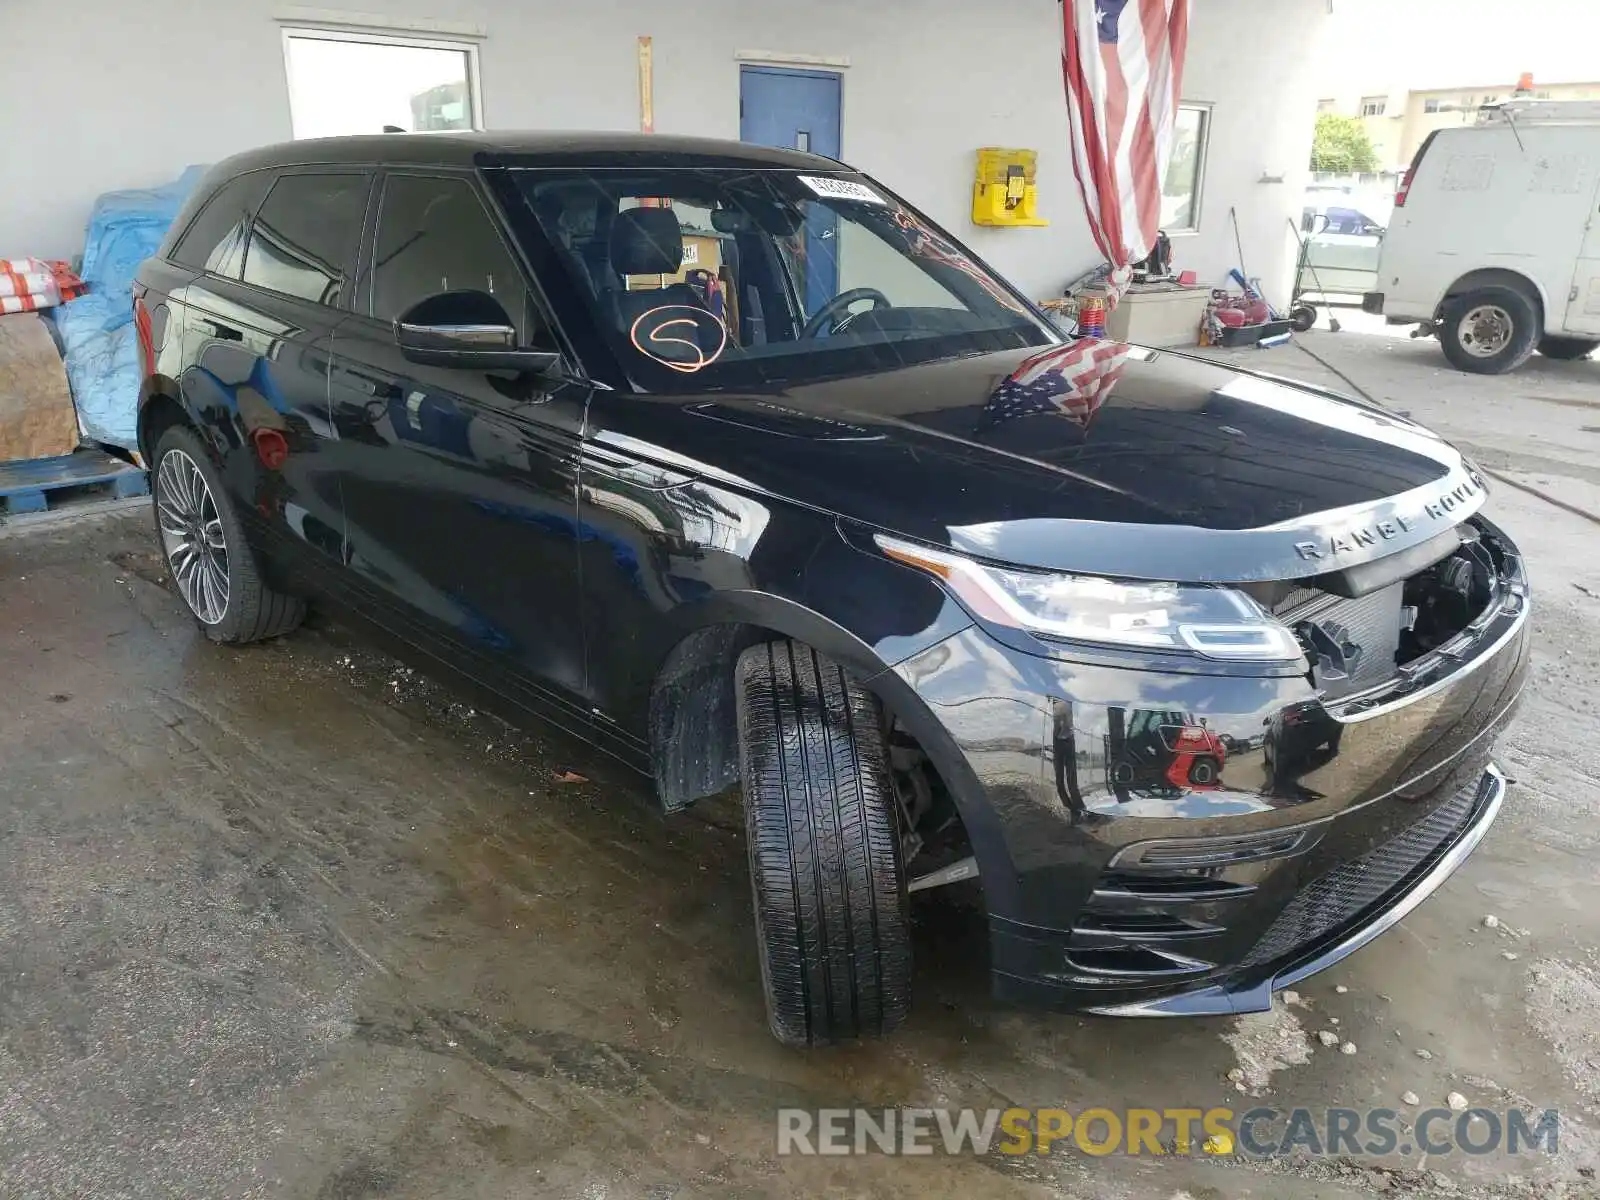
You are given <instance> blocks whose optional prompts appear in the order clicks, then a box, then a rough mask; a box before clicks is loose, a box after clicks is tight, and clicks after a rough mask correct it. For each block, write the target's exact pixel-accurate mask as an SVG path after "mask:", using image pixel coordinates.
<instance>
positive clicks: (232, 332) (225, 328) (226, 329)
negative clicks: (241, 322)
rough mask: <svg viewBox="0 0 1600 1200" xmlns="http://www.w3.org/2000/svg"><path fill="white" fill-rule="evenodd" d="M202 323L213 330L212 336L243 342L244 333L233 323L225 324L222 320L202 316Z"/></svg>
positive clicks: (225, 340) (227, 340)
mask: <svg viewBox="0 0 1600 1200" xmlns="http://www.w3.org/2000/svg"><path fill="white" fill-rule="evenodd" d="M200 324H201V325H203V326H205V327H206V328H207V329H209V330H211V336H212V337H214V338H218V339H220V340H222V341H224V342H242V341H244V334H242V333H240V332H239V331H238V330H237V329H235V328H234V327H233V326H232V325H224V324H223V323H222V322H221V321H213V320H211V319H210V318H209V317H206V318H202V319H201V321H200Z"/></svg>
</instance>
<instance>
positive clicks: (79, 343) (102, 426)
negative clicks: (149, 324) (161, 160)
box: [55, 167, 205, 450]
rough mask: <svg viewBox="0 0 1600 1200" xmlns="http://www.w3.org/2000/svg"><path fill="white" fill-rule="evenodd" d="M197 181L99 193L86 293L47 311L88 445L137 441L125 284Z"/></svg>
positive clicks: (129, 300) (129, 299)
mask: <svg viewBox="0 0 1600 1200" xmlns="http://www.w3.org/2000/svg"><path fill="white" fill-rule="evenodd" d="M204 173H205V168H204V167H190V168H189V169H188V170H187V171H185V172H184V173H183V175H182V176H181V177H180V178H178V179H176V180H174V181H173V182H172V183H168V184H163V185H162V186H161V187H158V188H147V189H140V190H137V191H125V192H107V193H106V194H105V195H103V196H101V197H100V198H99V199H98V200H96V201H95V205H94V214H93V215H92V216H91V217H90V218H89V233H88V237H87V239H86V241H85V242H84V247H83V269H82V271H81V272H80V273H81V274H82V276H83V281H84V282H85V283H87V284H88V285H89V292H88V294H87V295H85V296H80V297H79V298H78V299H76V300H73V301H71V302H69V303H67V304H64V305H62V306H61V307H60V308H58V309H56V310H55V321H56V327H57V329H58V330H59V331H60V333H61V346H62V353H63V356H64V357H65V359H66V364H67V380H68V382H70V383H71V385H72V398H73V401H74V402H75V403H76V404H77V406H78V417H79V419H80V420H81V421H82V422H83V427H84V429H85V431H86V432H87V433H88V435H89V437H91V438H94V439H95V440H96V441H101V442H107V443H110V444H111V445H113V446H125V447H127V448H128V449H130V450H131V449H134V448H135V447H136V445H137V441H138V431H137V429H136V419H137V418H136V410H137V408H138V404H139V383H140V375H141V371H142V368H141V366H140V363H139V339H138V334H137V332H136V331H135V329H134V326H133V294H132V290H131V289H132V285H133V276H134V273H135V272H136V271H137V270H138V269H139V264H140V263H142V262H143V261H144V260H145V259H147V258H149V257H150V256H151V255H152V254H154V253H155V252H156V250H157V249H158V248H159V247H160V245H161V239H162V238H164V237H165V236H166V234H167V229H168V228H169V227H170V226H171V225H172V222H173V220H174V219H175V218H176V217H177V215H178V210H179V209H180V208H182V207H183V204H184V201H185V200H187V199H188V198H189V193H190V192H192V191H194V189H195V185H196V184H198V183H199V182H200V177H201V176H202V175H203V174H204Z"/></svg>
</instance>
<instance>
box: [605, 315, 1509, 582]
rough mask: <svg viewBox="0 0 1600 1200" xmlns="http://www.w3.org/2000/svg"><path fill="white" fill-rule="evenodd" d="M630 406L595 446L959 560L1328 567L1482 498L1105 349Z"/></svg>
mask: <svg viewBox="0 0 1600 1200" xmlns="http://www.w3.org/2000/svg"><path fill="white" fill-rule="evenodd" d="M632 415H633V416H634V417H635V418H637V419H635V420H629V421H628V422H627V424H628V427H629V429H630V430H632V431H637V435H638V436H633V435H632V434H631V433H630V434H624V433H622V432H621V431H620V430H609V431H608V430H600V431H597V433H596V434H595V437H596V440H597V441H599V442H600V443H601V444H602V445H604V444H606V443H608V442H609V443H612V444H613V445H614V446H615V448H616V449H618V450H622V451H625V452H626V453H627V454H628V455H629V456H630V457H643V458H647V459H654V460H655V461H657V462H658V463H660V465H662V466H665V467H674V468H677V469H679V470H688V471H691V472H692V473H693V474H695V475H699V476H703V477H706V478H708V479H721V480H722V481H723V482H726V483H728V484H730V485H733V486H736V487H739V488H740V489H741V490H745V491H755V492H764V493H768V494H771V495H773V496H775V497H779V498H782V499H786V500H789V501H792V502H796V503H800V504H805V505H807V506H809V507H813V508H817V509H821V510H824V511H827V512H830V513H833V514H836V515H838V516H840V517H842V518H846V519H848V520H850V521H854V522H859V523H862V524H865V525H870V526H873V527H876V528H878V529H882V530H885V531H888V532H892V533H896V534H899V535H901V536H904V537H908V538H911V539H914V540H919V541H923V542H926V543H928V544H931V545H934V546H939V547H944V548H948V549H952V550H956V551H959V552H962V553H965V554H969V555H973V556H975V557H980V558H985V559H989V560H993V561H998V562H1005V563H1011V564H1016V565H1019V566H1030V567H1037V568H1041V569H1046V570H1058V571H1074V572H1081V573H1085V574H1098V575H1112V576H1121V577H1125V578H1142V579H1173V580H1179V581H1184V582H1211V583H1227V582H1239V583H1242V582H1251V581H1263V580H1283V579H1294V578H1303V577H1306V576H1310V575H1317V574H1322V573H1325V572H1329V571H1336V570H1340V569H1343V568H1346V567H1350V566H1355V565H1358V564H1360V563H1363V562H1369V561H1372V560H1374V559H1376V558H1380V557H1383V556H1385V555H1388V554H1392V553H1395V552H1397V551H1399V550H1403V549H1406V548H1407V547H1409V546H1413V545H1418V544H1420V543H1422V542H1425V541H1427V540H1428V539H1429V538H1432V537H1435V536H1437V535H1438V534H1440V533H1442V532H1444V531H1446V530H1447V529H1449V528H1450V527H1451V526H1453V525H1455V524H1456V523H1458V522H1459V521H1461V520H1463V519H1465V518H1466V517H1467V516H1469V515H1470V514H1471V513H1472V512H1475V511H1476V510H1477V509H1478V508H1479V507H1481V506H1482V504H1483V501H1484V499H1485V491H1484V486H1483V482H1482V480H1481V478H1480V477H1479V476H1478V475H1477V473H1476V471H1474V470H1473V469H1472V467H1471V465H1470V464H1468V463H1466V462H1465V461H1464V460H1463V459H1462V456H1461V455H1460V453H1459V452H1458V451H1456V450H1455V449H1454V448H1453V447H1451V446H1450V445H1448V444H1447V443H1445V442H1444V441H1442V440H1441V439H1440V438H1438V437H1437V436H1435V435H1434V434H1432V433H1429V432H1428V431H1426V430H1424V429H1422V428H1421V427H1419V426H1417V425H1415V424H1413V423H1412V422H1410V421H1407V420H1404V419H1402V418H1399V417H1396V416H1393V415H1391V414H1389V413H1386V412H1384V411H1382V410H1380V409H1377V408H1375V407H1372V406H1369V405H1365V404H1359V403H1357V402H1355V401H1352V400H1347V399H1343V398H1340V397H1338V396H1337V395H1335V394H1333V393H1325V392H1321V391H1316V390H1311V389H1307V388H1305V387H1302V386H1300V385H1296V384H1293V383H1290V382H1288V381H1284V380H1278V379H1274V378H1272V377H1269V376H1262V375H1257V374H1253V373H1242V372H1239V371H1237V370H1232V369H1229V368H1227V367H1223V366H1220V365H1217V364H1212V363H1208V362H1203V361H1201V360H1197V359H1191V358H1187V357H1184V356H1181V355H1176V354H1169V353H1164V352H1155V351H1148V350H1142V349H1138V348H1135V347H1130V346H1126V345H1122V344H1120V343H1115V342H1076V343H1071V344H1069V345H1065V346H1058V347H1052V348H1050V349H1048V350H1046V351H1044V352H1042V353H1041V352H1038V351H1033V352H1008V353H1002V354H986V355H981V356H975V357H971V358H964V359H956V360H949V361H944V362H937V363H928V364H923V365H918V366H914V367H908V368H905V369H902V370H899V371H893V372H888V373H884V374H879V375H869V376H856V377H851V378H847V379H837V380H830V381H824V382H820V383H811V384H805V385H800V386H794V387H790V388H788V389H786V390H783V391H777V392H774V393H771V394H763V395H759V396H757V395H741V396H731V395H726V394H718V395H702V396H674V397H665V396H660V397H650V398H648V399H647V400H646V401H645V403H643V404H639V405H636V406H634V407H633V414H632ZM661 446H671V447H672V448H673V452H670V453H668V452H663V451H661V450H660V449H659V447H661Z"/></svg>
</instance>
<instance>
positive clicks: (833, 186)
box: [800, 175, 889, 204]
mask: <svg viewBox="0 0 1600 1200" xmlns="http://www.w3.org/2000/svg"><path fill="white" fill-rule="evenodd" d="M800 182H801V183H803V184H805V185H806V186H807V187H808V188H810V189H811V190H812V191H813V192H815V193H816V194H817V195H819V196H821V197H822V198H823V199H824V200H858V201H860V202H861V203H862V204H887V203H889V202H888V201H887V200H885V199H884V198H883V197H882V196H880V195H878V193H877V192H875V191H873V190H872V189H871V188H869V187H868V186H867V185H866V184H864V183H857V182H856V181H855V180H853V179H833V178H831V177H829V176H826V175H802V176H800Z"/></svg>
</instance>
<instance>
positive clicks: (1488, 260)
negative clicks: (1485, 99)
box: [1362, 101, 1600, 375]
mask: <svg viewBox="0 0 1600 1200" xmlns="http://www.w3.org/2000/svg"><path fill="white" fill-rule="evenodd" d="M1478 122H1479V123H1478V124H1477V125H1476V126H1467V127H1464V128H1461V129H1442V130H1440V131H1439V132H1437V133H1435V134H1433V135H1432V136H1430V137H1429V138H1428V140H1427V141H1426V142H1424V143H1423V144H1422V148H1421V149H1420V150H1418V151H1417V157H1416V161H1414V162H1413V163H1412V164H1411V169H1410V170H1409V171H1407V172H1406V174H1405V177H1404V179H1403V180H1402V181H1401V184H1400V193H1399V195H1398V196H1396V197H1395V211H1394V219H1393V220H1392V221H1391V222H1390V224H1389V230H1388V233H1387V234H1386V235H1385V236H1384V242H1383V253H1382V256H1381V258H1380V260H1379V265H1378V286H1379V288H1381V289H1382V290H1381V291H1378V292H1371V293H1368V294H1367V296H1366V297H1365V302H1364V304H1363V306H1362V307H1363V308H1365V309H1366V311H1368V312H1371V313H1380V314H1382V315H1384V316H1386V317H1388V318H1389V322H1390V324H1395V325H1404V324H1410V323H1413V322H1416V323H1420V324H1422V325H1423V326H1424V327H1426V328H1427V329H1428V330H1429V331H1430V332H1432V333H1435V334H1437V335H1438V338H1439V340H1440V342H1442V343H1443V345H1444V353H1445V357H1446V358H1448V359H1449V360H1450V361H1451V363H1453V364H1454V365H1455V366H1456V367H1459V368H1460V369H1461V370H1463V371H1473V372H1476V373H1478V374H1481V375H1499V374H1501V373H1503V372H1505V371H1510V370H1513V369H1515V368H1516V367H1519V366H1521V365H1522V364H1523V363H1524V362H1526V361H1527V360H1528V357H1529V356H1530V355H1531V354H1532V353H1533V352H1534V350H1536V349H1537V350H1538V351H1539V352H1540V353H1542V354H1545V355H1547V356H1548V357H1550V358H1582V357H1584V356H1585V355H1587V354H1588V353H1590V352H1591V351H1592V350H1594V349H1595V348H1596V347H1600V219H1597V215H1600V105H1597V104H1588V103H1571V102H1565V103H1563V102H1538V101H1511V102H1509V103H1506V104H1502V105H1498V106H1495V107H1492V108H1485V109H1483V110H1482V111H1481V112H1480V113H1479V116H1478Z"/></svg>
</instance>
